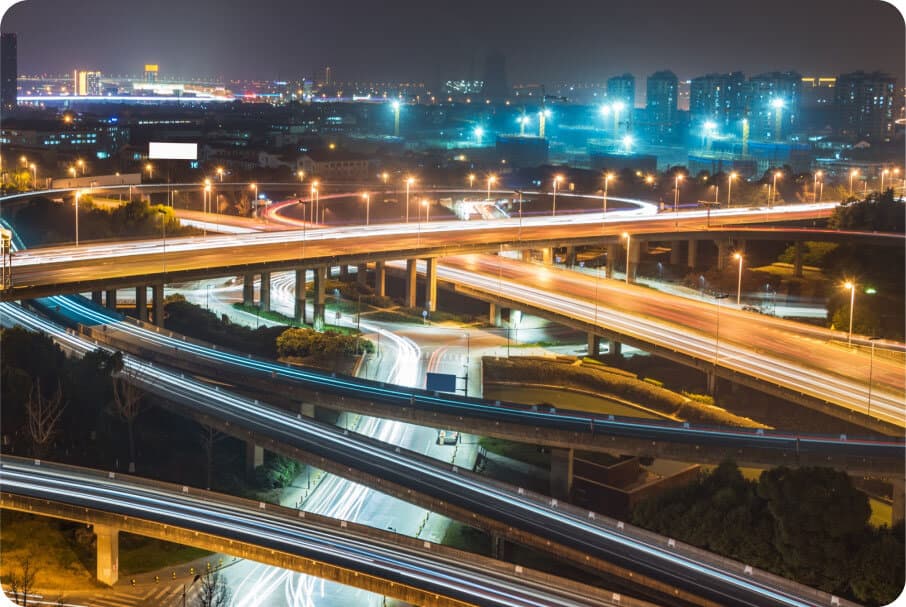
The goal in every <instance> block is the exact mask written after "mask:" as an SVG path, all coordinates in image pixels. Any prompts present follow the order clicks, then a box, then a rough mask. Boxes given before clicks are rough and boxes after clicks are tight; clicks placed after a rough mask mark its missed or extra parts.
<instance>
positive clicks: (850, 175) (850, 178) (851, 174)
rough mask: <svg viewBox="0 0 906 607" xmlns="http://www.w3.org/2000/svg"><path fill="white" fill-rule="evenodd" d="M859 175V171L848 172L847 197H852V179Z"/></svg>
mask: <svg viewBox="0 0 906 607" xmlns="http://www.w3.org/2000/svg"><path fill="white" fill-rule="evenodd" d="M858 174H859V169H853V170H851V171H850V172H849V195H850V196H852V195H853V177H856V176H857V175H858Z"/></svg>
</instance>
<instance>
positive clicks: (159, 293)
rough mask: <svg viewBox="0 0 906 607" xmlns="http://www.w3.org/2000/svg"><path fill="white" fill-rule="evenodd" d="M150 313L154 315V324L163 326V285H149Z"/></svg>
mask: <svg viewBox="0 0 906 607" xmlns="http://www.w3.org/2000/svg"><path fill="white" fill-rule="evenodd" d="M151 315H152V316H153V317H154V324H155V325H157V326H158V327H163V326H164V285H163V284H156V285H151Z"/></svg>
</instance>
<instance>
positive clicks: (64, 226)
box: [12, 196, 195, 247]
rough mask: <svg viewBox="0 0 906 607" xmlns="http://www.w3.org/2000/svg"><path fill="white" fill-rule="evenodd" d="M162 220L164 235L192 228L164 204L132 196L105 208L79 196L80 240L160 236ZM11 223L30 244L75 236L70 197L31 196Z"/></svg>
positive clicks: (53, 242)
mask: <svg viewBox="0 0 906 607" xmlns="http://www.w3.org/2000/svg"><path fill="white" fill-rule="evenodd" d="M162 222H163V224H164V225H165V227H166V233H167V235H168V236H178V235H181V234H190V233H194V232H195V230H194V229H193V228H183V227H182V226H181V225H180V223H179V219H178V218H177V217H176V215H174V213H173V209H171V208H170V207H167V206H164V205H153V206H152V205H150V204H148V203H147V202H146V201H143V200H133V201H131V202H126V203H124V204H122V205H121V206H117V207H115V208H113V209H110V210H106V209H101V208H98V207H96V206H94V204H93V202H92V200H91V198H90V197H89V196H82V197H80V198H79V240H80V241H83V240H99V239H106V238H134V237H160V236H161V235H162V225H161V223H162ZM12 224H13V227H15V229H16V231H17V232H18V234H19V236H20V237H21V238H22V240H24V241H25V243H26V244H27V245H28V246H30V247H32V246H38V245H46V244H55V243H60V242H70V241H72V240H74V238H75V206H74V204H73V201H71V200H70V201H67V202H63V203H58V202H54V201H52V200H50V199H47V198H35V199H34V200H32V201H31V202H30V203H29V204H28V205H26V206H24V207H22V208H21V209H19V210H18V211H17V212H16V213H15V215H14V216H13V219H12Z"/></svg>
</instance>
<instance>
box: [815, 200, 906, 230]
mask: <svg viewBox="0 0 906 607" xmlns="http://www.w3.org/2000/svg"><path fill="white" fill-rule="evenodd" d="M828 226H829V227H830V228H832V229H838V230H868V231H872V232H895V233H898V234H902V233H903V232H904V231H906V206H904V205H903V202H902V200H894V198H893V190H887V191H886V192H883V193H880V194H879V193H877V192H872V193H871V194H869V195H868V198H866V199H865V200H849V201H847V202H844V203H843V204H841V205H840V206H838V207H837V208H836V209H834V214H833V215H831V218H830V219H829V220H828Z"/></svg>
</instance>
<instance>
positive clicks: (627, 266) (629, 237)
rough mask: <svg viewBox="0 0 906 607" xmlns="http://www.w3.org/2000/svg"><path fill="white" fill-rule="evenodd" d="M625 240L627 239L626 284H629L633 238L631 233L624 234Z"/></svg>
mask: <svg viewBox="0 0 906 607" xmlns="http://www.w3.org/2000/svg"><path fill="white" fill-rule="evenodd" d="M623 238H625V239H626V284H629V250H630V244H631V242H632V236H630V235H629V232H623Z"/></svg>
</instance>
